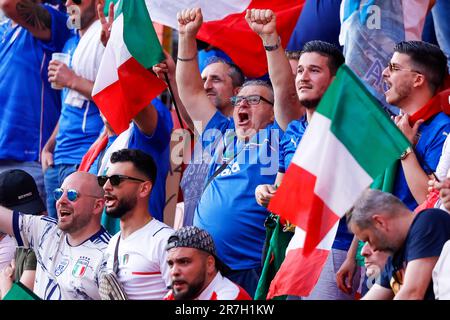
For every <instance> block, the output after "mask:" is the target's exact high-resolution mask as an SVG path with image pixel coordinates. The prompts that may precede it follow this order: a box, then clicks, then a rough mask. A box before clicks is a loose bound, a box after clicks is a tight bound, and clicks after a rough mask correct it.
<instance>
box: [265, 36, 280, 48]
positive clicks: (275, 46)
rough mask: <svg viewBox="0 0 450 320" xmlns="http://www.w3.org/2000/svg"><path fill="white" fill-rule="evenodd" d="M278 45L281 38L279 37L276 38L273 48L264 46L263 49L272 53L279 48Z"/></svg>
mask: <svg viewBox="0 0 450 320" xmlns="http://www.w3.org/2000/svg"><path fill="white" fill-rule="evenodd" d="M280 44H281V38H280V36H278V39H277V43H276V44H275V45H273V46H266V45H264V49H266V51H274V50H277V49H278V48H279V47H280Z"/></svg>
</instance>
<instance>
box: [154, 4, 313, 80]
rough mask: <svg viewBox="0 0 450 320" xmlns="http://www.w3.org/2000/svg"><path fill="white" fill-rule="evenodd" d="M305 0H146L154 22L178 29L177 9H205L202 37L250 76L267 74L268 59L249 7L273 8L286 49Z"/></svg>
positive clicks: (199, 37) (200, 33)
mask: <svg viewBox="0 0 450 320" xmlns="http://www.w3.org/2000/svg"><path fill="white" fill-rule="evenodd" d="M304 2H305V0H283V1H273V0H214V1H211V0H146V4H147V6H148V8H149V11H150V14H151V18H152V20H153V21H155V22H157V23H160V24H163V25H166V26H169V27H172V28H174V29H178V22H177V12H178V11H181V10H183V9H187V8H197V7H199V8H201V9H202V13H203V21H204V24H203V26H202V28H201V29H200V32H199V34H198V36H197V38H198V39H199V40H202V41H205V42H207V43H209V44H210V45H212V46H214V47H217V48H219V49H221V50H222V51H224V52H225V53H226V54H227V55H228V56H229V57H230V58H231V59H232V60H233V62H234V63H235V64H237V65H238V66H239V67H240V68H241V69H242V71H243V72H244V73H245V75H246V76H248V77H251V78H254V77H260V76H263V75H264V74H266V73H267V60H266V54H265V52H264V48H263V46H262V43H261V39H260V38H259V36H258V35H257V34H255V33H254V32H253V31H251V30H250V27H249V26H248V24H247V22H246V21H245V19H244V16H245V10H246V9H251V8H258V9H272V10H273V11H274V12H275V14H276V16H277V30H278V33H279V34H280V36H281V43H282V45H283V47H284V48H285V47H286V46H287V44H288V42H289V39H290V36H291V33H292V31H293V30H294V27H295V25H296V23H297V20H298V18H299V15H300V11H301V9H302V8H303V4H304Z"/></svg>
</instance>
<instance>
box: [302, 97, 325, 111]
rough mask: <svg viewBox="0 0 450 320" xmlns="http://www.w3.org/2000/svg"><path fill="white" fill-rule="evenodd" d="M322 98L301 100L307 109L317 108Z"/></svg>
mask: <svg viewBox="0 0 450 320" xmlns="http://www.w3.org/2000/svg"><path fill="white" fill-rule="evenodd" d="M319 102H320V99H313V100H301V101H300V103H301V104H302V106H304V107H305V108H306V109H308V110H311V109H316V108H317V106H318V105H319Z"/></svg>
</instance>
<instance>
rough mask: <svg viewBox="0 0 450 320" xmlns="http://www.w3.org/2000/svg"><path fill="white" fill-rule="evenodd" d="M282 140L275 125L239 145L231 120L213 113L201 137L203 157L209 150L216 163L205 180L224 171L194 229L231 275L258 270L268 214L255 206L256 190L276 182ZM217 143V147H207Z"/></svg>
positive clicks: (201, 208)
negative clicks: (209, 241)
mask: <svg viewBox="0 0 450 320" xmlns="http://www.w3.org/2000/svg"><path fill="white" fill-rule="evenodd" d="M281 135H282V131H281V129H280V128H279V127H278V125H277V124H276V123H275V124H271V125H269V126H267V127H266V128H265V129H262V130H260V131H259V132H258V133H257V134H256V135H254V136H253V137H252V138H251V139H250V140H249V141H248V142H247V143H245V142H243V141H240V140H237V138H236V134H235V130H234V122H233V120H232V119H229V118H226V117H225V116H223V115H222V114H221V113H220V112H216V114H215V115H214V116H213V118H212V119H211V120H210V121H209V123H208V125H207V127H206V129H205V131H204V133H203V135H202V142H203V147H204V148H207V151H208V148H210V151H211V154H213V160H214V161H213V162H212V163H211V165H210V167H209V171H208V180H209V178H210V177H211V176H212V175H213V174H214V172H215V171H216V170H217V169H218V168H219V167H221V165H222V163H223V162H222V161H224V163H227V165H226V167H225V169H224V170H223V171H222V172H221V173H220V174H219V175H218V176H217V177H215V178H214V179H213V180H212V181H211V183H209V184H208V185H207V187H206V189H205V190H204V192H203V194H202V197H201V199H200V202H199V204H198V206H197V209H196V210H195V216H194V226H197V227H199V228H201V229H205V230H207V231H208V232H209V233H210V234H211V236H212V237H213V239H214V243H215V245H216V248H217V254H218V257H219V258H220V259H221V260H222V261H223V262H225V263H226V264H227V265H228V266H229V267H230V268H231V269H233V270H243V269H252V268H256V267H259V266H260V265H261V255H262V249H263V244H264V239H265V236H266V231H265V227H264V221H265V219H266V217H267V215H268V211H267V210H266V209H265V208H264V207H261V206H259V205H258V204H257V203H256V200H255V189H256V187H257V186H258V185H259V184H269V183H273V181H274V180H275V176H276V174H277V171H278V152H279V151H278V149H279V139H280V137H281ZM215 139H221V141H220V142H219V143H217V144H214V143H211V141H213V140H215ZM205 183H206V182H205Z"/></svg>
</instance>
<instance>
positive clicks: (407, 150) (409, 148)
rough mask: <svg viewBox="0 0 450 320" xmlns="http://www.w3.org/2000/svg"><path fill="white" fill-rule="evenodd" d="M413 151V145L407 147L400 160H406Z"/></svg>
mask: <svg viewBox="0 0 450 320" xmlns="http://www.w3.org/2000/svg"><path fill="white" fill-rule="evenodd" d="M411 153H413V149H412V148H411V147H408V148H406V150H405V151H404V152H403V153H402V154H401V155H400V160H405V159H406V157H407V156H408V155H409V154H411Z"/></svg>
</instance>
